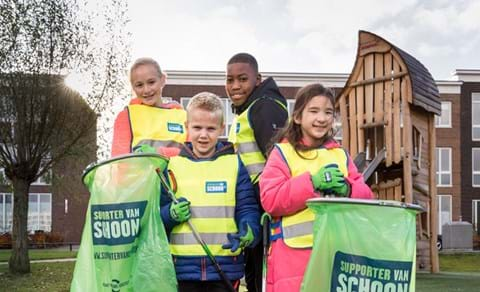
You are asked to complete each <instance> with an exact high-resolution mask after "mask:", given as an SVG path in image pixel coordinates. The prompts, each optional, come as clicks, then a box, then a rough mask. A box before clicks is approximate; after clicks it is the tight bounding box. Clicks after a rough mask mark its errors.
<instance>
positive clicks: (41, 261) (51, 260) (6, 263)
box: [0, 258, 76, 265]
mask: <svg viewBox="0 0 480 292" xmlns="http://www.w3.org/2000/svg"><path fill="white" fill-rule="evenodd" d="M75 260H76V259H75V258H66V259H48V260H32V261H30V263H31V264H35V263H57V262H74V261H75ZM0 265H8V262H0Z"/></svg>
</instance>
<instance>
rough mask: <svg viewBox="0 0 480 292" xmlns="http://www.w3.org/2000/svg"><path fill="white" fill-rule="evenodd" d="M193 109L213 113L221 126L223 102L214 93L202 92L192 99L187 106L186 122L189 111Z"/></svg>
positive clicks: (222, 121)
mask: <svg viewBox="0 0 480 292" xmlns="http://www.w3.org/2000/svg"><path fill="white" fill-rule="evenodd" d="M193 109H203V110H205V111H208V112H211V113H214V114H215V115H216V116H217V117H218V118H219V119H220V124H221V125H223V123H224V117H223V102H222V100H221V99H220V97H218V95H216V94H214V93H211V92H207V91H204V92H200V93H197V94H196V95H195V96H194V97H192V99H191V100H190V101H189V102H188V105H187V120H188V116H189V113H190V111H191V110H193Z"/></svg>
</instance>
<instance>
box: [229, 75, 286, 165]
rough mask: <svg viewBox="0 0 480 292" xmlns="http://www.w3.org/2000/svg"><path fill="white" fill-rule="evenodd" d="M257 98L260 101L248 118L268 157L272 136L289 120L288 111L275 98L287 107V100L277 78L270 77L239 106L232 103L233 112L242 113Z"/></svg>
mask: <svg viewBox="0 0 480 292" xmlns="http://www.w3.org/2000/svg"><path fill="white" fill-rule="evenodd" d="M255 100H258V101H257V102H256V103H255V104H254V105H253V106H252V108H251V109H250V112H249V117H248V119H249V121H250V123H251V126H252V129H253V132H254V135H255V140H256V141H257V144H258V147H259V148H260V150H261V151H262V153H263V156H265V157H267V155H266V152H267V147H268V146H269V145H270V143H271V139H272V137H273V136H274V135H275V133H276V132H277V130H278V129H280V128H283V127H284V126H285V122H286V121H287V120H288V112H287V111H286V110H285V109H284V108H283V107H281V106H280V105H279V104H278V103H277V102H275V100H277V101H280V102H281V103H282V104H283V105H285V108H286V107H287V100H286V99H285V97H283V95H282V94H281V93H280V90H279V89H278V86H277V84H276V83H275V80H273V78H272V77H269V78H267V79H265V80H264V81H263V82H262V83H260V85H258V86H257V87H256V88H255V89H254V90H253V91H252V93H251V94H250V96H249V97H248V99H247V101H246V102H245V103H244V104H242V105H241V106H238V107H235V106H233V104H232V109H233V112H234V113H235V114H237V115H240V114H241V113H243V112H244V111H245V110H247V109H248V107H249V106H250V104H252V102H254V101H255Z"/></svg>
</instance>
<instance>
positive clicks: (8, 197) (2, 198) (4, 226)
mask: <svg viewBox="0 0 480 292" xmlns="http://www.w3.org/2000/svg"><path fill="white" fill-rule="evenodd" d="M12 212H13V204H12V194H6V193H0V233H3V232H7V231H11V230H12Z"/></svg>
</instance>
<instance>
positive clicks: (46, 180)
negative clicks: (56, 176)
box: [32, 169, 52, 185]
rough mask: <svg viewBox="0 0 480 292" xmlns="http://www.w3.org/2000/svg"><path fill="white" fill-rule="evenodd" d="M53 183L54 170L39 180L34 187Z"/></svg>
mask: <svg viewBox="0 0 480 292" xmlns="http://www.w3.org/2000/svg"><path fill="white" fill-rule="evenodd" d="M51 183H52V170H51V169H49V170H48V171H47V172H46V173H44V174H43V175H42V176H41V177H39V178H37V180H36V181H34V182H33V183H32V185H50V184H51Z"/></svg>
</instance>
